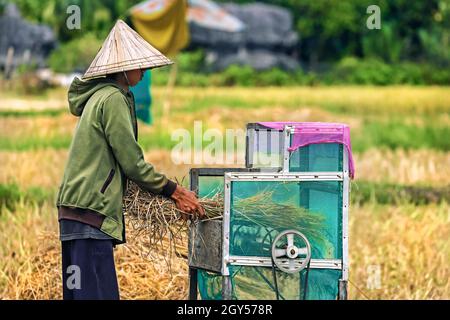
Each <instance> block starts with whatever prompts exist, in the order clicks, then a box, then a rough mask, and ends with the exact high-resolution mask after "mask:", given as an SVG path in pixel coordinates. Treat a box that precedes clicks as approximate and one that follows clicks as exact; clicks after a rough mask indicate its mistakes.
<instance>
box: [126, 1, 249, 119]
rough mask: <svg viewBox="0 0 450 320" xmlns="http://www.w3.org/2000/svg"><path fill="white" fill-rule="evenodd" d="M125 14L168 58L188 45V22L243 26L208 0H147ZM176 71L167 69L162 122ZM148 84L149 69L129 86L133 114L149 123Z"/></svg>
mask: <svg viewBox="0 0 450 320" xmlns="http://www.w3.org/2000/svg"><path fill="white" fill-rule="evenodd" d="M129 14H130V20H131V23H132V24H133V28H134V29H135V30H136V31H137V32H138V33H139V34H140V35H141V36H142V37H143V38H144V39H145V40H146V41H147V42H149V43H150V44H151V45H153V46H154V47H155V48H156V49H158V50H159V51H160V52H161V53H163V54H164V55H166V56H169V57H175V56H176V55H177V53H178V52H179V51H180V50H182V49H183V48H185V47H186V46H187V45H188V43H189V39H190V36H189V27H188V23H194V24H197V25H199V26H202V27H206V28H210V29H215V30H221V31H228V32H240V31H242V30H243V29H244V28H245V25H244V23H243V22H241V21H240V20H239V19H237V18H236V17H234V16H232V15H231V14H229V13H227V12H226V11H225V10H224V9H222V8H221V7H220V6H218V5H217V4H215V3H214V2H212V1H209V0H188V1H187V0H147V1H144V2H141V3H139V4H137V5H135V6H133V7H132V8H130V11H129ZM176 73H177V65H176V64H175V65H173V66H172V67H171V70H170V76H169V82H168V84H167V92H166V95H165V101H164V102H163V118H162V122H163V125H164V124H165V123H167V121H168V117H169V113H170V97H171V92H172V90H173V87H174V85H175V79H176ZM150 85H151V77H150V71H147V72H146V73H145V75H144V79H143V81H141V82H140V83H139V84H138V85H137V86H135V87H134V88H132V89H131V90H132V92H133V94H134V95H135V99H136V110H137V116H138V117H139V118H140V119H141V120H142V121H144V122H145V123H147V124H151V123H152V118H151V112H150V106H151V102H152V99H151V93H150Z"/></svg>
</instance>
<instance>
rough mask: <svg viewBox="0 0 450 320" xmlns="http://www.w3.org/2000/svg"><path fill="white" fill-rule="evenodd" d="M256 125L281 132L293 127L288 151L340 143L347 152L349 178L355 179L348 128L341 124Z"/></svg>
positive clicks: (284, 123) (291, 123) (267, 123)
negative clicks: (320, 144) (309, 146)
mask: <svg viewBox="0 0 450 320" xmlns="http://www.w3.org/2000/svg"><path fill="white" fill-rule="evenodd" d="M258 124H260V125H262V126H264V127H267V128H270V129H276V130H283V129H284V127H285V126H293V127H294V128H295V129H294V137H293V138H292V146H291V147H290V148H289V151H295V150H297V149H298V148H300V147H303V146H306V145H309V144H315V143H340V144H343V145H344V146H345V147H346V148H347V151H348V162H349V171H350V178H352V179H353V178H354V177H355V166H354V163H353V156H352V144H351V141H350V127H349V126H348V125H346V124H343V123H330V122H258Z"/></svg>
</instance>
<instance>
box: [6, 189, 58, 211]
mask: <svg viewBox="0 0 450 320" xmlns="http://www.w3.org/2000/svg"><path fill="white" fill-rule="evenodd" d="M54 196H55V192H54V190H49V189H43V188H41V187H30V188H28V189H26V190H22V189H21V188H20V187H19V186H18V185H17V184H16V183H8V184H1V183H0V213H1V212H2V210H3V209H8V210H10V211H14V210H15V208H16V206H17V204H18V203H20V202H24V203H35V204H38V205H42V204H43V203H44V202H48V201H53V198H54Z"/></svg>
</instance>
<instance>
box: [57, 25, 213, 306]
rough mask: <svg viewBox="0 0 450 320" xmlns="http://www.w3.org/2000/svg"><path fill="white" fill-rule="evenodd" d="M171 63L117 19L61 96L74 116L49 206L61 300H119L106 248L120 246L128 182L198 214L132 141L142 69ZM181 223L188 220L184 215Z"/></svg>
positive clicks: (191, 199)
mask: <svg viewBox="0 0 450 320" xmlns="http://www.w3.org/2000/svg"><path fill="white" fill-rule="evenodd" d="M171 63H172V62H171V61H170V60H169V59H168V58H166V57H165V56H164V55H163V54H161V53H160V52H159V51H158V50H156V49H155V48H154V47H152V46H151V45H150V44H149V43H148V42H146V41H145V40H144V39H143V38H142V37H141V36H139V34H137V33H136V32H135V31H134V30H132V29H131V28H130V27H129V26H128V25H127V24H126V23H124V22H123V21H121V20H118V21H117V23H116V24H115V26H114V28H113V29H112V30H111V32H110V33H109V35H108V37H107V39H106V40H105V42H104V43H103V45H102V48H101V49H100V51H99V52H98V54H97V56H96V57H95V59H94V60H93V61H92V63H91V65H90V66H89V68H88V70H87V71H86V73H85V74H84V76H83V80H80V79H78V78H75V79H74V80H73V82H72V84H71V86H70V89H69V93H68V98H69V109H70V112H71V113H72V114H73V115H75V116H77V117H79V120H78V124H77V127H76V131H75V133H74V137H73V140H72V143H71V146H70V151H69V158H68V160H67V163H66V167H65V171H64V176H63V178H62V182H61V184H60V187H59V191H58V195H57V201H56V206H57V208H58V220H59V224H60V239H61V248H62V272H63V277H62V279H63V297H64V299H118V298H119V289H118V284H117V277H116V272H115V265H114V257H113V247H114V246H115V245H116V244H121V243H124V242H125V223H124V216H123V211H122V197H123V194H124V192H125V190H126V186H127V180H128V179H129V180H132V181H134V182H135V183H137V184H138V185H139V186H140V187H141V188H143V189H145V190H148V191H150V192H152V193H155V194H161V195H163V196H166V197H170V198H172V199H173V200H174V201H175V203H176V205H177V207H178V208H179V209H180V210H181V211H183V212H187V213H191V214H193V215H195V214H199V215H200V216H203V215H204V212H203V209H202V207H201V206H200V204H199V202H198V200H197V198H196V196H195V194H194V193H192V192H190V191H188V190H187V189H185V188H183V187H181V186H179V185H177V184H176V183H175V182H173V181H171V180H169V179H168V178H167V177H166V176H165V175H163V174H161V173H158V172H157V171H156V170H155V169H154V168H153V166H152V165H151V164H149V163H147V162H145V160H144V155H143V152H142V149H141V147H140V146H139V144H138V142H137V137H138V126H137V121H136V110H135V102H134V96H133V94H132V93H131V91H130V90H129V88H130V87H131V86H135V85H136V84H137V83H138V82H139V81H141V80H142V77H143V73H144V72H145V70H148V69H152V68H157V67H161V66H165V65H169V64H171ZM184 218H187V216H186V215H184Z"/></svg>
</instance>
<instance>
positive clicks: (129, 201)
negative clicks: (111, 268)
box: [123, 181, 223, 268]
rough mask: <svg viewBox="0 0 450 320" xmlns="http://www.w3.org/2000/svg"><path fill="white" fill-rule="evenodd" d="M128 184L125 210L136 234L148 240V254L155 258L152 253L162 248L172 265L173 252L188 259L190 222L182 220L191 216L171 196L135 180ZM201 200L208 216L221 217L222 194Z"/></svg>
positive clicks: (146, 242)
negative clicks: (155, 192)
mask: <svg viewBox="0 0 450 320" xmlns="http://www.w3.org/2000/svg"><path fill="white" fill-rule="evenodd" d="M128 183H129V184H128V188H127V192H126V194H125V196H124V199H123V203H124V209H125V213H126V215H127V219H128V221H129V222H130V223H131V226H132V228H133V230H135V231H136V232H135V233H134V234H135V236H139V237H142V238H144V239H145V241H144V243H145V245H146V248H147V250H146V254H147V256H150V257H153V256H154V255H153V252H156V251H158V252H161V249H163V251H165V252H166V255H165V256H164V259H165V260H166V262H167V264H168V266H169V268H170V261H171V260H172V255H173V254H175V255H176V256H178V257H180V256H181V257H185V258H187V245H186V244H187V236H188V226H189V223H190V222H191V221H185V220H183V219H182V214H185V215H188V216H192V215H191V214H190V213H186V212H182V211H181V210H179V209H178V208H177V207H176V205H175V202H174V201H173V200H172V199H169V198H166V197H163V196H160V195H155V194H152V193H150V192H148V191H145V190H143V189H141V188H140V187H139V186H138V185H137V184H136V183H134V182H132V181H129V182H128ZM199 201H200V204H201V206H202V207H203V209H204V211H205V214H206V219H214V218H218V217H221V216H222V212H223V201H222V199H221V197H220V196H219V195H217V196H215V197H213V198H202V199H199Z"/></svg>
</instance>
